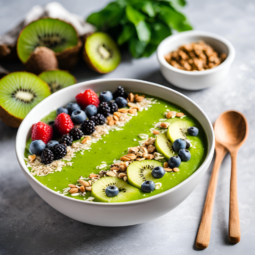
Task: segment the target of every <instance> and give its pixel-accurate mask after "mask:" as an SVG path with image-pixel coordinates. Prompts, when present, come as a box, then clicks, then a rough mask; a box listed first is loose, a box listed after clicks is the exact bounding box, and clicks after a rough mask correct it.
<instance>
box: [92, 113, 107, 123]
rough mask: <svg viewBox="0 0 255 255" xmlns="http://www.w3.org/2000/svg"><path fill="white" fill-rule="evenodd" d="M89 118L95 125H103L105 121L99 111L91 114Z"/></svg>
mask: <svg viewBox="0 0 255 255" xmlns="http://www.w3.org/2000/svg"><path fill="white" fill-rule="evenodd" d="M90 120H93V121H94V123H95V124H96V125H103V124H104V123H105V121H106V120H105V117H104V115H103V114H101V113H98V114H96V115H94V116H91V118H90Z"/></svg>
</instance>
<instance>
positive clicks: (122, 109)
mask: <svg viewBox="0 0 255 255" xmlns="http://www.w3.org/2000/svg"><path fill="white" fill-rule="evenodd" d="M118 112H121V113H128V109H126V108H121V109H119V110H118Z"/></svg>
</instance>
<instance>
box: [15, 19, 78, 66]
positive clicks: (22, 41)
mask: <svg viewBox="0 0 255 255" xmlns="http://www.w3.org/2000/svg"><path fill="white" fill-rule="evenodd" d="M78 41H79V39H78V36H77V32H76V30H75V28H74V27H73V26H72V25H71V24H69V23H66V22H64V21H62V20H59V19H52V18H44V19H39V20H36V21H34V22H31V23H30V24H29V25H27V26H26V27H25V28H24V29H23V30H22V31H21V33H20V35H19V38H18V42H17V53H18V56H19V58H20V60H21V61H22V62H23V63H26V62H27V60H28V59H29V57H30V54H31V53H32V52H33V51H34V50H35V48H37V47H39V46H44V47H47V48H49V49H51V50H53V51H54V52H55V53H58V52H62V51H64V50H66V49H68V48H72V47H75V46H76V45H77V44H78Z"/></svg>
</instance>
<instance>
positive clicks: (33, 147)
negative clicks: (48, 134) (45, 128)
mask: <svg viewBox="0 0 255 255" xmlns="http://www.w3.org/2000/svg"><path fill="white" fill-rule="evenodd" d="M44 149H45V143H44V142H43V141H42V140H35V141H32V142H31V143H30V146H29V152H30V153H31V154H35V155H41V153H42V151H43V150H44Z"/></svg>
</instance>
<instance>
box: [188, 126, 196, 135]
mask: <svg viewBox="0 0 255 255" xmlns="http://www.w3.org/2000/svg"><path fill="white" fill-rule="evenodd" d="M187 131H188V134H189V135H192V136H197V135H198V132H199V130H198V128H196V127H189V128H188V130H187Z"/></svg>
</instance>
